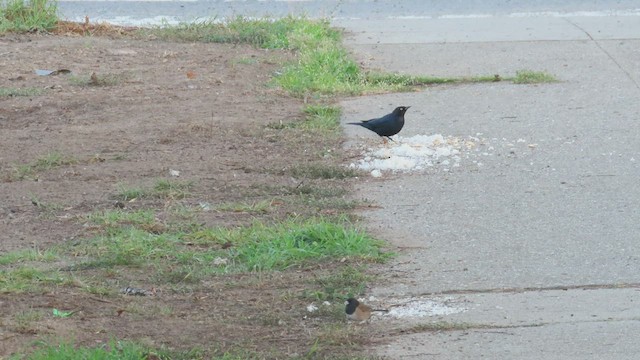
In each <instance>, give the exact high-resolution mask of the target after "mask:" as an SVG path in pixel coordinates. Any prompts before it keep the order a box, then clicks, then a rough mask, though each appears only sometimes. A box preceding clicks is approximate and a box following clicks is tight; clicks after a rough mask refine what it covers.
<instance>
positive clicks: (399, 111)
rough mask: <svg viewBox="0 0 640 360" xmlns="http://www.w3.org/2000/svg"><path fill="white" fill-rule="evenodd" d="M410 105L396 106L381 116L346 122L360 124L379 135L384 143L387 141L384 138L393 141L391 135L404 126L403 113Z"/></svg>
mask: <svg viewBox="0 0 640 360" xmlns="http://www.w3.org/2000/svg"><path fill="white" fill-rule="evenodd" d="M410 107H411V106H398V107H397V108H395V109H394V110H393V112H391V113H390V114H387V115H385V116H383V117H380V118H376V119H371V120H364V121H361V122H352V123H348V125H360V126H362V127H364V128H367V129H369V130H371V131H373V132H375V133H376V134H378V135H380V136H381V137H382V138H383V140H384V142H385V143H386V142H387V140H386V139H389V140H391V141H393V139H392V138H391V136H393V135H395V134H397V133H399V132H400V130H402V127H403V126H404V113H405V112H407V110H408V109H409V108H410ZM385 138H386V139H385Z"/></svg>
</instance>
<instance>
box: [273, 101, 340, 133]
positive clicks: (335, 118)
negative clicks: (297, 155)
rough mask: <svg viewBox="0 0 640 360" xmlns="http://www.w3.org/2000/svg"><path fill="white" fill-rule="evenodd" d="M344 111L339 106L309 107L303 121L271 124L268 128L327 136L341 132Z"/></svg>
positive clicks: (305, 111) (305, 110)
mask: <svg viewBox="0 0 640 360" xmlns="http://www.w3.org/2000/svg"><path fill="white" fill-rule="evenodd" d="M341 112H342V109H340V107H337V106H327V105H309V106H307V107H305V108H304V113H305V118H304V120H302V121H294V122H289V123H283V122H282V121H281V122H280V123H271V124H268V125H267V127H269V128H271V129H276V130H280V129H294V128H295V129H303V130H310V131H322V132H324V133H325V135H327V134H329V133H331V132H338V131H339V130H340V114H341Z"/></svg>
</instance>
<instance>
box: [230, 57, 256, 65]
mask: <svg viewBox="0 0 640 360" xmlns="http://www.w3.org/2000/svg"><path fill="white" fill-rule="evenodd" d="M235 63H236V64H241V65H253V64H257V63H258V60H257V59H256V58H253V57H243V58H240V59H238V60H236V61H235Z"/></svg>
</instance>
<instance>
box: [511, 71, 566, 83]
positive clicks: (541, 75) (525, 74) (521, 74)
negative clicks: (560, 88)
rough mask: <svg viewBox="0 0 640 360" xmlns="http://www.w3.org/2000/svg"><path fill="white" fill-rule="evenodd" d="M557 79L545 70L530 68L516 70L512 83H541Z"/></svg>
mask: <svg viewBox="0 0 640 360" xmlns="http://www.w3.org/2000/svg"><path fill="white" fill-rule="evenodd" d="M557 81H558V79H556V78H555V77H554V76H553V75H551V74H549V73H547V72H544V71H531V70H520V71H516V76H515V78H513V83H514V84H541V83H553V82H557Z"/></svg>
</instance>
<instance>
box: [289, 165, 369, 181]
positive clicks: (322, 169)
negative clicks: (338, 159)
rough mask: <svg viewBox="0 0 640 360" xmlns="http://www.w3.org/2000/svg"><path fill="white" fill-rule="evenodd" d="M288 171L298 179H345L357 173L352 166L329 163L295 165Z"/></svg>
mask: <svg viewBox="0 0 640 360" xmlns="http://www.w3.org/2000/svg"><path fill="white" fill-rule="evenodd" d="M289 171H290V172H291V176H293V177H295V178H298V179H301V178H307V179H346V178H352V177H356V176H358V175H359V173H358V171H356V170H354V169H352V168H348V167H345V166H340V165H330V164H309V165H296V166H293V167H292V168H291V169H290V170H289Z"/></svg>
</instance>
